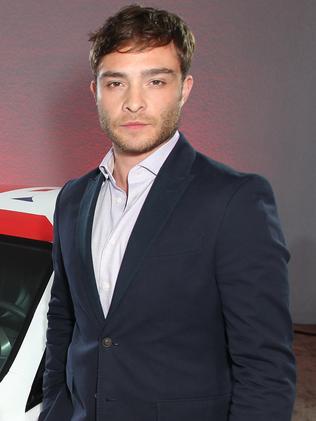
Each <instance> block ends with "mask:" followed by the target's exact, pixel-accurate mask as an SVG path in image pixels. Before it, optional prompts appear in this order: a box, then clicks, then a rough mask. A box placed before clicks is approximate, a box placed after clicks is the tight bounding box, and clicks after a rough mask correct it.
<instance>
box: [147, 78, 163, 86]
mask: <svg viewBox="0 0 316 421" xmlns="http://www.w3.org/2000/svg"><path fill="white" fill-rule="evenodd" d="M150 84H151V85H153V86H163V85H165V84H166V82H164V81H163V80H160V79H154V80H151V81H150Z"/></svg>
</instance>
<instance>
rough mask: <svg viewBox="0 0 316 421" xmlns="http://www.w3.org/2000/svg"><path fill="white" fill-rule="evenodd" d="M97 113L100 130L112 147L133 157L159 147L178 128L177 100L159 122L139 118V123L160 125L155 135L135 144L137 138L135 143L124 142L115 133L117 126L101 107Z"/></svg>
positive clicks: (178, 103)
mask: <svg viewBox="0 0 316 421" xmlns="http://www.w3.org/2000/svg"><path fill="white" fill-rule="evenodd" d="M98 113H99V122H100V126H101V129H102V130H103V131H104V133H105V134H106V135H107V137H108V138H109V139H110V140H111V141H112V142H113V145H115V146H116V147H117V148H118V149H119V150H120V151H121V152H124V153H128V154H131V155H133V154H142V153H146V152H150V151H152V150H153V149H155V148H157V147H158V146H160V145H161V144H162V143H164V142H166V141H167V140H168V139H170V138H171V137H172V136H173V135H174V134H175V132H176V130H177V129H178V126H179V121H180V116H181V105H180V100H179V101H178V102H177V104H176V106H174V107H173V108H169V109H167V110H165V111H164V112H162V113H161V114H160V118H159V120H157V119H146V118H145V119H144V118H143V117H142V116H139V119H140V120H141V121H146V123H147V122H148V123H149V124H152V125H153V126H154V127H157V124H158V125H160V127H159V129H158V132H157V133H156V135H154V136H152V137H151V138H147V139H145V140H143V141H142V142H141V143H140V142H137V138H136V139H135V142H132V141H129V142H128V141H125V140H124V138H123V136H120V135H118V134H117V133H116V131H115V128H116V127H118V126H119V124H117V123H115V122H113V121H112V120H111V119H110V117H109V115H108V113H106V112H105V111H104V109H102V108H101V106H98ZM159 121H160V122H159Z"/></svg>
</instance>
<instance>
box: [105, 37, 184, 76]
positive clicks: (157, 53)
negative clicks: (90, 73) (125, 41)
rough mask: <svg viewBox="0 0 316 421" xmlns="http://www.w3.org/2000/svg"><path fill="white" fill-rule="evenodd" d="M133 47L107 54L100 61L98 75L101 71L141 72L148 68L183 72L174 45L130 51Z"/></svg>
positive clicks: (128, 46) (129, 46)
mask: <svg viewBox="0 0 316 421" xmlns="http://www.w3.org/2000/svg"><path fill="white" fill-rule="evenodd" d="M131 47H133V45H127V46H126V47H124V49H122V50H121V51H120V52H118V51H114V52H112V53H110V54H106V55H105V56H104V57H103V58H102V59H101V61H100V63H99V66H98V73H100V72H101V71H108V70H111V71H112V70H113V71H124V72H127V71H133V72H136V71H138V70H139V71H141V70H144V69H148V68H160V67H168V68H170V69H172V70H174V71H175V72H179V73H180V72H181V69H180V60H179V57H178V54H177V50H176V48H175V46H174V44H173V43H170V44H167V45H164V46H161V47H152V48H148V49H145V50H141V51H130V52H129V51H128V50H129V49H130V48H131ZM125 51H126V52H125Z"/></svg>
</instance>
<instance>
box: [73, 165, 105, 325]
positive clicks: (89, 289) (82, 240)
mask: <svg viewBox="0 0 316 421" xmlns="http://www.w3.org/2000/svg"><path fill="white" fill-rule="evenodd" d="M103 181H104V177H103V174H102V173H101V172H100V173H98V174H97V175H96V176H95V177H94V178H90V180H89V182H88V185H87V187H86V189H85V192H84V194H83V197H82V199H81V203H80V209H79V218H78V221H77V238H78V247H79V250H78V251H79V255H80V260H81V266H82V271H83V273H86V274H87V276H86V282H83V287H84V295H83V297H86V298H87V300H88V306H89V309H91V310H92V311H93V313H94V316H95V318H96V319H97V320H98V321H99V322H100V323H102V322H103V321H104V315H103V310H102V306H101V302H100V298H99V293H98V290H97V285H96V279H95V274H94V269H93V260H92V250H91V236H92V224H93V217H94V211H95V207H96V202H97V199H98V195H99V192H100V188H101V185H102V182H103Z"/></svg>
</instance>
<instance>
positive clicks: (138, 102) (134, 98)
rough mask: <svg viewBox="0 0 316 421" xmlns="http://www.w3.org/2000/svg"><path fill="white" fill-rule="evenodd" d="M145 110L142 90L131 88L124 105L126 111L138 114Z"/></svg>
mask: <svg viewBox="0 0 316 421" xmlns="http://www.w3.org/2000/svg"><path fill="white" fill-rule="evenodd" d="M145 108H146V105H145V100H144V97H143V94H142V91H141V88H140V87H138V86H130V87H129V88H128V91H127V93H126V98H125V101H124V104H123V109H124V111H128V112H130V113H137V112H139V111H143V110H144V109H145Z"/></svg>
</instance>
